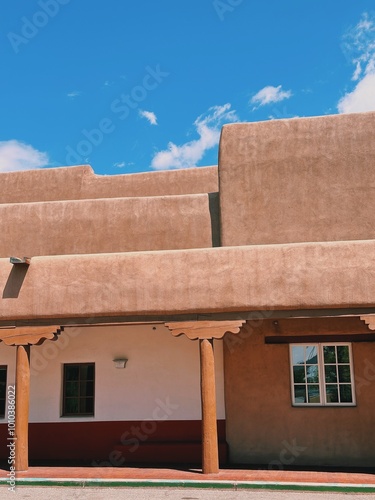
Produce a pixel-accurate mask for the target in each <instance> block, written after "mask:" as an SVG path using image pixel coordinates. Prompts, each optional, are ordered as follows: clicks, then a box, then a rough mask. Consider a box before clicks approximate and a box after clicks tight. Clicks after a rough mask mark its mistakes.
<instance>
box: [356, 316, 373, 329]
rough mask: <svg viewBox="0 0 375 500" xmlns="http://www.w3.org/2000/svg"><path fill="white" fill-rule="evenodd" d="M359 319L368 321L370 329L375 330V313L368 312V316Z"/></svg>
mask: <svg viewBox="0 0 375 500" xmlns="http://www.w3.org/2000/svg"><path fill="white" fill-rule="evenodd" d="M359 319H360V320H362V321H364V322H365V323H366V325H367V326H368V328H369V330H375V314H368V315H367V316H360V317H359Z"/></svg>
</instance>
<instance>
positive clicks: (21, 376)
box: [15, 345, 30, 471]
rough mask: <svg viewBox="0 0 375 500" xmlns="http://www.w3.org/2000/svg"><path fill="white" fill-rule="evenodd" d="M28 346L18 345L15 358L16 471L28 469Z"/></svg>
mask: <svg viewBox="0 0 375 500" xmlns="http://www.w3.org/2000/svg"><path fill="white" fill-rule="evenodd" d="M29 401H30V346H28V345H27V346H26V345H18V346H17V357H16V418H15V423H16V425H15V441H16V443H15V444H16V457H15V467H16V471H25V470H27V469H28V468H29V446H28V442H29Z"/></svg>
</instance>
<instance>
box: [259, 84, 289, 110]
mask: <svg viewBox="0 0 375 500" xmlns="http://www.w3.org/2000/svg"><path fill="white" fill-rule="evenodd" d="M292 95H293V94H292V91H291V90H283V89H282V86H281V85H279V86H278V87H273V86H272V85H268V86H267V87H263V88H262V89H261V90H259V92H257V93H256V94H255V95H253V97H252V98H251V99H250V103H251V104H254V107H253V110H254V109H257V108H259V107H260V106H265V105H266V104H271V103H273V102H280V101H284V99H289V98H290V97H292Z"/></svg>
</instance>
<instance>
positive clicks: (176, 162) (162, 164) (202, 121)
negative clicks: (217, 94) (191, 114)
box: [151, 104, 238, 170]
mask: <svg viewBox="0 0 375 500" xmlns="http://www.w3.org/2000/svg"><path fill="white" fill-rule="evenodd" d="M235 121H238V117H237V115H236V112H235V111H234V110H231V105H230V104H224V105H223V106H213V107H211V108H209V110H208V111H207V113H205V114H203V115H201V116H199V117H198V118H197V119H196V120H195V122H194V126H195V128H196V131H197V133H198V135H199V139H196V140H194V141H189V142H186V143H185V144H182V145H181V146H177V145H176V144H174V143H173V142H170V143H169V144H168V148H167V149H165V150H164V151H159V152H158V153H156V154H155V156H154V157H153V159H152V162H151V167H152V168H154V169H155V170H167V169H173V168H176V169H177V168H189V167H195V166H196V165H197V163H198V162H199V160H201V159H202V158H203V156H204V155H205V153H206V151H208V150H209V149H211V148H213V147H215V146H217V144H218V143H219V139H220V129H221V126H222V125H223V124H224V123H228V122H235Z"/></svg>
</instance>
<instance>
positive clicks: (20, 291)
mask: <svg viewBox="0 0 375 500" xmlns="http://www.w3.org/2000/svg"><path fill="white" fill-rule="evenodd" d="M0 287H1V298H0V322H2V323H3V324H4V322H7V321H18V320H21V321H22V320H24V321H28V320H42V319H46V318H56V319H57V318H88V317H90V318H95V317H97V318H99V317H108V318H111V317H122V318H124V319H126V318H129V320H130V318H132V317H133V318H134V317H141V316H142V317H145V319H146V318H150V319H151V317H157V316H159V317H161V316H163V317H164V316H165V317H171V316H176V315H185V316H186V317H187V315H192V314H207V315H209V314H213V313H234V312H241V311H258V310H264V309H271V310H279V311H283V310H308V309H326V310H329V309H336V308H337V309H345V308H346V309H347V308H374V307H375V240H366V241H341V242H325V243H298V244H285V245H282V244H280V245H254V246H243V247H223V248H209V249H194V250H173V251H157V252H137V253H121V254H92V255H70V256H69V255H68V256H52V257H33V258H32V260H31V264H30V266H29V267H27V266H26V267H24V266H13V265H12V264H11V263H10V262H9V259H0Z"/></svg>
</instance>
